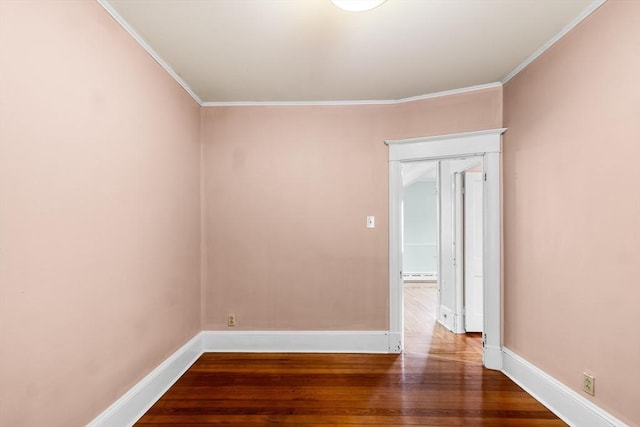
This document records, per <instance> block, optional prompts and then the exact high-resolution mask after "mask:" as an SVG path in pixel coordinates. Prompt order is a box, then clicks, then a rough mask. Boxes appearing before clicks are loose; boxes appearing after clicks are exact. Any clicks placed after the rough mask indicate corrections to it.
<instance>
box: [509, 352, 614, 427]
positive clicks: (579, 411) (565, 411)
mask: <svg viewBox="0 0 640 427" xmlns="http://www.w3.org/2000/svg"><path fill="white" fill-rule="evenodd" d="M502 371H503V372H504V374H505V375H506V376H508V377H509V378H511V379H512V380H513V381H514V382H515V383H516V384H518V385H519V386H520V387H522V388H523V389H524V390H525V391H526V392H527V393H529V394H530V395H531V396H533V397H534V398H535V399H536V400H538V401H539V402H540V403H542V404H543V405H544V406H546V407H547V408H549V410H551V411H552V412H553V413H554V414H556V415H557V416H558V417H560V418H561V419H562V420H563V421H564V422H566V423H567V424H569V425H570V426H576V427H581V426H589V427H611V426H616V427H624V426H626V424H625V423H623V422H622V421H620V420H619V419H617V418H616V417H614V416H613V415H611V414H609V413H608V412H606V411H605V410H603V409H602V408H600V407H599V406H597V405H595V404H594V403H592V402H591V401H589V400H588V399H586V398H584V397H583V396H581V395H580V394H578V393H577V392H576V391H574V390H573V389H571V388H569V387H567V386H566V385H564V384H562V383H561V382H560V381H558V380H556V379H555V378H553V377H552V376H551V375H549V374H547V373H546V372H544V371H543V370H541V369H540V368H538V367H536V366H534V365H533V364H531V363H530V362H528V361H527V360H525V359H523V358H522V357H520V356H518V355H517V354H515V353H513V352H512V351H510V350H509V349H507V348H504V349H503V370H502Z"/></svg>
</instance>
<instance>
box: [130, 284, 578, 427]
mask: <svg viewBox="0 0 640 427" xmlns="http://www.w3.org/2000/svg"><path fill="white" fill-rule="evenodd" d="M435 292H436V290H435V289H434V288H433V287H430V288H429V287H420V286H416V285H413V286H411V287H410V288H408V289H406V290H405V298H406V301H407V304H406V307H405V316H406V317H407V318H406V319H405V320H406V322H405V323H406V326H407V332H406V334H405V340H406V342H405V348H406V351H405V353H404V354H401V355H397V354H276V353H267V354H264V353H205V354H203V355H202V356H201V357H200V358H199V359H198V360H197V361H196V362H195V363H194V365H193V366H192V367H191V368H190V369H189V370H188V371H187V372H186V373H185V374H184V375H183V376H182V377H181V378H180V379H179V380H178V381H177V382H176V384H174V385H173V386H172V387H171V388H170V389H169V390H168V391H167V392H166V393H165V395H164V396H163V397H162V398H161V399H160V400H159V401H158V402H157V403H156V404H155V405H154V406H153V407H152V408H151V409H149V411H148V412H147V413H146V414H145V415H144V416H143V417H142V418H141V419H140V420H139V421H138V423H137V424H136V425H138V426H140V427H159V426H163V427H167V426H172V425H173V426H185V427H203V426H234V427H242V426H256V425H267V424H281V425H285V426H286V425H289V426H323V425H326V426H328V425H344V426H394V425H414V426H441V427H446V426H451V427H462V426H465V427H467V426H497V427H500V426H509V427H520V426H528V427H547V426H564V425H565V424H564V423H563V422H562V421H561V420H560V419H558V418H557V417H556V416H555V415H554V414H552V413H551V412H550V411H548V410H547V409H546V408H545V407H544V406H542V405H541V404H540V403H538V402H537V401H536V400H534V399H533V398H532V397H531V396H529V395H528V394H527V393H525V392H524V391H523V390H522V389H520V388H519V387H518V386H517V385H516V384H515V383H513V382H512V381H511V380H509V379H508V378H507V377H506V376H504V375H503V374H502V373H500V372H496V371H491V370H487V369H484V368H483V367H482V361H481V354H482V343H481V337H480V334H470V335H466V334H462V335H456V334H452V333H450V332H448V331H446V330H445V329H444V328H443V327H442V326H440V325H439V324H437V323H436V321H435V315H434V312H435V304H436V294H435Z"/></svg>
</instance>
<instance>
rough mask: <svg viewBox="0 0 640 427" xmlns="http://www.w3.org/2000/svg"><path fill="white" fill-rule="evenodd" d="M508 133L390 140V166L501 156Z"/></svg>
mask: <svg viewBox="0 0 640 427" xmlns="http://www.w3.org/2000/svg"><path fill="white" fill-rule="evenodd" d="M505 130H506V129H504V128H501V129H490V130H484V131H478V132H464V133H455V134H450V135H439V136H429V137H425V138H411V139H403V140H388V141H385V144H387V145H388V146H389V162H393V161H408V160H423V159H439V158H446V157H456V156H474V155H476V156H482V155H484V154H485V153H499V152H500V150H501V143H500V138H496V137H499V136H500V135H502V134H503V133H504V131H505Z"/></svg>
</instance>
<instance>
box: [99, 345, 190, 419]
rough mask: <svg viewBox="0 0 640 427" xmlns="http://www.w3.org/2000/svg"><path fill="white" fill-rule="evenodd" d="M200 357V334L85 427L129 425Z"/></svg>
mask: <svg viewBox="0 0 640 427" xmlns="http://www.w3.org/2000/svg"><path fill="white" fill-rule="evenodd" d="M201 354H202V346H201V334H200V333H198V334H197V335H196V336H195V337H193V338H192V339H191V340H190V341H189V342H188V343H186V344H185V345H183V346H182V347H181V348H180V349H178V350H177V351H176V352H175V353H173V354H172V355H171V356H169V357H168V358H167V359H165V361H164V362H162V363H161V364H160V365H158V367H157V368H155V369H154V370H153V371H151V372H150V373H149V375H147V376H146V377H144V378H143V379H142V380H141V381H140V382H138V383H137V384H136V385H134V386H133V387H132V388H131V389H130V390H129V391H128V392H126V393H125V394H124V395H123V396H122V397H121V398H120V399H118V400H116V401H115V402H114V403H113V404H112V405H111V406H109V407H108V408H107V409H105V410H104V412H102V413H101V414H100V415H98V416H97V417H96V418H94V419H93V421H91V422H90V423H89V424H87V427H124V426H132V425H133V424H134V423H135V422H136V421H138V420H139V419H140V417H142V416H143V415H144V413H145V412H147V411H148V410H149V408H151V407H152V406H153V404H154V403H156V402H157V401H158V399H160V397H161V396H162V395H163V394H164V393H165V392H166V391H167V390H168V389H169V387H171V386H172V385H173V384H174V383H175V382H176V381H177V380H178V378H180V377H181V376H182V374H184V373H185V372H186V371H187V369H189V367H190V366H191V365H192V364H193V362H195V361H196V360H197V359H198V357H200V355H201Z"/></svg>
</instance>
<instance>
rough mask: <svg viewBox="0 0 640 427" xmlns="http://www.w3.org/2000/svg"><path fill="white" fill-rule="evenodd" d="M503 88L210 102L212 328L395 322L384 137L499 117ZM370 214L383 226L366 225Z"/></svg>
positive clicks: (460, 128)
mask: <svg viewBox="0 0 640 427" xmlns="http://www.w3.org/2000/svg"><path fill="white" fill-rule="evenodd" d="M501 112H502V89H501V88H495V89H489V90H484V91H477V92H474V93H467V94H464V95H456V96H453V97H446V98H434V99H430V100H425V101H419V102H412V103H407V104H401V105H387V106H331V107H329V106H327V107H307V106H301V107H293V106H292V107H210V108H205V109H204V115H203V120H204V123H203V129H204V144H205V150H204V169H205V171H204V186H205V187H204V192H205V207H204V210H205V217H204V218H205V219H204V224H205V225H204V228H205V231H204V239H205V251H206V252H205V259H206V280H205V282H204V284H203V298H204V301H203V306H204V309H203V328H204V329H210V330H216V329H227V327H226V323H225V322H226V314H227V313H235V314H236V316H237V322H238V326H236V327H235V328H234V330H241V329H248V330H380V329H387V328H388V311H389V308H388V293H389V291H388V287H389V285H388V222H387V221H388V218H387V216H388V215H387V213H388V184H387V182H388V174H387V158H388V149H387V147H386V146H385V145H384V143H383V141H384V140H385V139H399V138H409V137H418V136H426V135H435V134H444V133H453V132H464V131H472V130H480V129H489V128H497V127H500V126H501V122H502V113H501ZM367 215H375V217H376V228H375V229H367V228H366V227H365V219H366V216H367Z"/></svg>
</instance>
